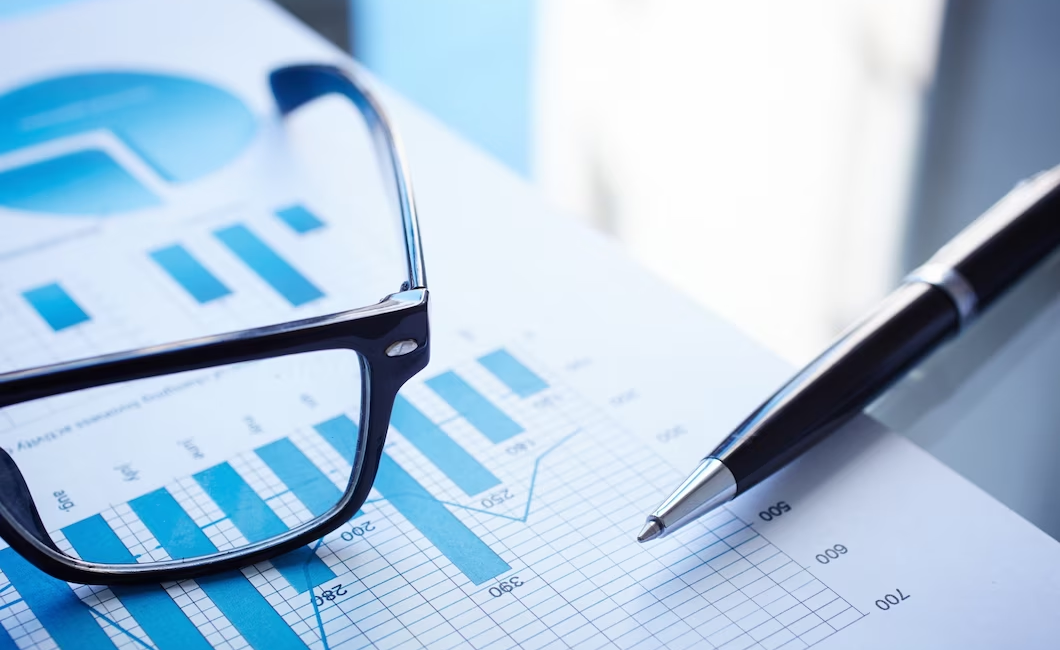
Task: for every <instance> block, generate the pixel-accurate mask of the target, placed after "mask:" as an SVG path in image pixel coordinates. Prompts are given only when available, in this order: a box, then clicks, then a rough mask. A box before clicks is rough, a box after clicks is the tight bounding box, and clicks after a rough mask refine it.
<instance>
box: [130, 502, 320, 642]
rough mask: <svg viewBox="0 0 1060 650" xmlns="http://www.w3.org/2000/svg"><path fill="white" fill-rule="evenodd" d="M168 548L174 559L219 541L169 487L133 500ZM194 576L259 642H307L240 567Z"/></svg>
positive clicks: (248, 637)
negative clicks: (207, 532) (175, 497)
mask: <svg viewBox="0 0 1060 650" xmlns="http://www.w3.org/2000/svg"><path fill="white" fill-rule="evenodd" d="M129 507H130V508H132V510H133V512H134V513H136V516H137V517H139V518H140V521H142V522H143V523H144V525H145V526H147V529H148V530H149V531H151V534H152V535H154V536H155V539H157V540H158V543H159V544H161V545H162V548H164V549H165V551H166V553H168V554H169V555H170V557H172V558H174V559H182V558H194V557H200V556H202V555H209V554H210V553H216V552H217V547H216V546H214V545H213V542H211V541H210V539H209V538H208V537H207V536H206V534H205V533H203V532H202V530H201V529H200V528H199V526H198V525H197V524H196V523H195V521H194V520H193V519H192V518H191V517H190V516H188V513H187V512H185V511H184V509H183V508H181V507H180V504H179V503H177V500H176V499H174V498H173V495H171V494H170V493H169V492H168V491H166V489H165V488H162V489H159V490H155V491H154V492H149V493H148V494H145V495H144V496H142V497H137V498H136V499H133V500H132V501H130V502H129ZM195 582H197V583H198V584H199V586H200V587H202V590H203V591H204V592H205V593H206V595H207V596H208V597H209V598H210V600H212V601H213V603H214V604H215V605H217V608H218V609H219V610H221V613H222V614H224V615H225V617H226V618H227V619H228V620H229V621H231V622H232V625H234V626H235V627H236V629H237V630H238V631H239V633H240V634H242V635H243V638H245V639H246V640H247V641H248V642H249V643H250V645H251V646H253V647H255V648H298V649H302V648H305V647H306V645H305V643H303V642H302V640H301V639H299V638H298V635H297V634H295V633H294V630H292V629H291V628H290V626H288V625H287V623H286V622H285V621H284V620H283V618H281V617H280V615H279V614H277V613H276V610H275V609H273V608H272V605H270V604H269V601H267V600H265V597H264V596H262V595H261V592H259V591H258V590H257V589H255V588H254V585H252V584H250V581H249V580H247V578H246V576H244V575H243V574H242V573H241V572H240V571H228V572H226V573H220V574H215V575H210V576H206V577H201V578H196V579H195Z"/></svg>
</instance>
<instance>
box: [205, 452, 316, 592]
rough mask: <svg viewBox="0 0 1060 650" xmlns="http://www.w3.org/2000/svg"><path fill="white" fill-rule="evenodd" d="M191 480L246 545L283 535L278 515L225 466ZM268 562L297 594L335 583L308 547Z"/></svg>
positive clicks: (234, 471)
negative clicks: (200, 488) (236, 529)
mask: <svg viewBox="0 0 1060 650" xmlns="http://www.w3.org/2000/svg"><path fill="white" fill-rule="evenodd" d="M194 478H195V481H196V482H198V484H199V485H200V486H201V487H202V489H203V491H204V492H206V494H207V495H209V497H210V498H211V499H213V500H214V502H215V503H217V505H218V506H220V508H221V511H222V512H224V513H225V515H227V516H228V519H229V521H231V522H232V523H233V524H234V525H235V527H236V528H238V529H239V532H241V533H243V537H246V538H247V540H248V541H250V542H260V541H263V540H266V539H271V538H273V537H279V536H280V535H283V534H284V533H286V532H287V525H286V524H284V523H283V520H282V519H280V517H279V515H277V514H276V513H275V512H274V511H273V509H272V508H270V507H269V504H267V503H265V500H264V499H262V498H261V497H260V496H258V493H257V492H255V491H254V489H253V488H252V487H250V485H249V484H248V483H247V482H246V481H244V480H243V477H242V476H240V475H239V472H237V471H236V470H235V469H233V467H232V466H231V465H229V464H228V463H221V464H220V465H214V466H213V467H211V468H210V469H207V470H205V471H202V472H199V473H198V474H195V476H194ZM271 561H272V564H273V566H275V567H276V568H277V569H278V570H279V571H280V573H281V574H282V575H283V577H284V578H286V579H287V582H289V583H291V586H293V587H294V588H295V589H297V590H298V593H300V594H301V593H305V592H306V591H309V590H310V589H312V588H313V587H315V586H317V585H319V584H322V583H324V582H327V581H328V580H334V579H335V573H334V572H333V571H332V570H331V569H330V568H328V565H326V564H324V561H323V560H321V559H320V558H319V557H318V556H317V554H316V553H314V552H313V550H312V549H310V548H309V547H308V546H306V547H303V548H300V549H297V550H294V551H291V552H290V553H287V554H285V555H281V556H279V557H276V558H273V559H272V560H271Z"/></svg>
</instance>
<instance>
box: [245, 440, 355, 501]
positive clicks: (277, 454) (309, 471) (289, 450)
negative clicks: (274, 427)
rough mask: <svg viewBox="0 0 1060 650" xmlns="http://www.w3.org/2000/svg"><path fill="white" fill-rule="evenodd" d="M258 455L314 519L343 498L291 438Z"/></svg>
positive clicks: (337, 489)
mask: <svg viewBox="0 0 1060 650" xmlns="http://www.w3.org/2000/svg"><path fill="white" fill-rule="evenodd" d="M254 452H255V453H257V455H258V457H259V458H261V460H262V461H263V462H264V463H265V464H266V465H268V466H269V469H271V470H272V471H273V473H275V474H276V476H277V477H279V479H280V480H281V481H283V484H284V485H286V486H287V488H288V489H289V490H290V491H291V492H292V493H294V495H295V497H297V498H298V500H299V501H301V502H302V505H304V506H305V507H306V508H307V509H308V510H309V512H311V513H313V515H314V516H320V515H322V514H324V513H325V512H327V511H328V510H331V508H332V507H333V506H334V505H335V504H336V503H338V502H339V501H340V500H341V499H342V490H340V489H339V488H337V487H335V484H334V483H332V482H331V479H329V478H328V477H327V476H326V475H325V474H324V472H322V471H320V469H319V468H318V467H317V466H316V465H315V464H313V461H311V460H309V458H307V457H306V455H305V454H303V453H302V450H301V449H299V448H298V446H297V445H295V444H294V443H293V442H291V440H290V438H280V439H279V440H277V441H276V442H271V443H269V444H267V445H265V446H263V447H258V448H257V449H255V450H254ZM346 478H347V480H348V479H349V477H348V476H347V477H346Z"/></svg>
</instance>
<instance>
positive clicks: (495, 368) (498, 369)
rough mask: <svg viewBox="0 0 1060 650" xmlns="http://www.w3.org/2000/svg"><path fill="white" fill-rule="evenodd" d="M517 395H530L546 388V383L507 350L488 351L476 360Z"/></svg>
mask: <svg viewBox="0 0 1060 650" xmlns="http://www.w3.org/2000/svg"><path fill="white" fill-rule="evenodd" d="M478 362H479V363H481V364H482V365H483V366H484V367H485V368H486V370H489V371H490V372H491V373H493V375H494V376H495V377H496V378H497V379H500V380H501V381H502V382H504V384H505V385H506V386H508V388H510V389H512V392H513V393H515V394H516V395H518V396H519V397H530V396H531V395H533V394H535V393H540V392H541V391H543V390H545V389H546V388H548V383H547V382H546V381H545V380H544V379H542V378H540V377H538V376H537V375H536V374H534V372H533V371H532V370H530V369H529V368H527V367H526V366H524V365H523V364H522V363H520V361H519V360H518V359H516V358H515V357H513V356H512V355H511V354H510V353H509V352H508V351H507V350H503V349H502V350H497V351H496V352H490V353H489V354H487V355H486V356H484V357H479V360H478Z"/></svg>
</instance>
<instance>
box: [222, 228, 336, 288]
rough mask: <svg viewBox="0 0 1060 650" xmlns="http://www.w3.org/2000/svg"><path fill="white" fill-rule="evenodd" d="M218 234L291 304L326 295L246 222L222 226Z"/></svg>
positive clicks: (231, 249) (223, 241)
mask: <svg viewBox="0 0 1060 650" xmlns="http://www.w3.org/2000/svg"><path fill="white" fill-rule="evenodd" d="M214 235H215V236H216V237H217V238H218V239H219V240H221V243H222V244H224V245H225V246H227V247H228V249H229V250H230V251H232V252H233V253H234V254H235V255H236V257H238V258H239V259H241V260H243V263H244V264H246V265H247V266H249V267H250V269H251V270H252V271H254V272H255V273H257V274H258V275H259V276H261V279H262V280H264V281H265V282H267V283H268V284H269V286H271V287H272V288H273V289H275V290H276V292H277V293H279V294H280V295H281V296H283V297H284V298H285V299H286V300H287V302H289V303H291V305H293V306H295V307H297V306H299V305H304V304H306V303H307V302H312V301H314V300H317V299H319V298H323V297H324V292H323V291H321V290H320V289H318V288H317V287H316V285H314V284H313V283H312V282H310V281H309V279H308V278H306V277H305V276H304V275H302V274H301V273H299V272H298V269H296V268H294V267H293V266H291V265H290V264H289V263H288V262H287V260H285V259H283V258H282V257H280V255H279V253H277V252H276V251H274V250H272V248H270V247H269V245H268V244H266V243H265V242H264V241H262V240H261V239H260V238H259V237H258V236H257V235H255V234H254V233H252V232H251V231H250V229H249V228H247V227H246V226H244V225H243V224H236V225H234V226H229V227H227V228H221V229H220V230H216V231H214Z"/></svg>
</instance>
